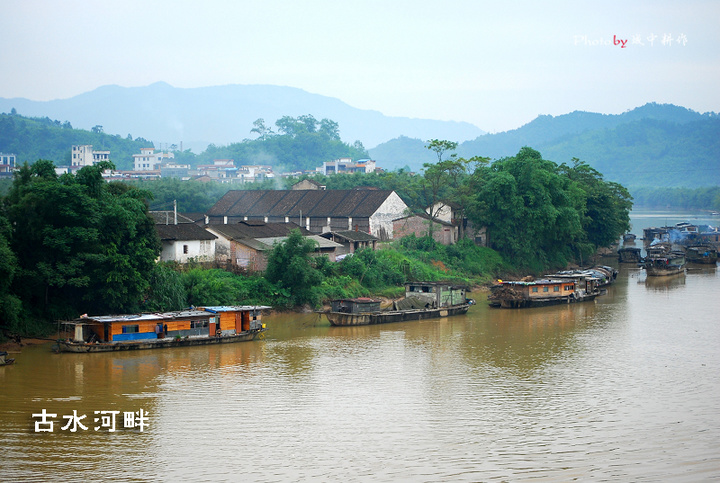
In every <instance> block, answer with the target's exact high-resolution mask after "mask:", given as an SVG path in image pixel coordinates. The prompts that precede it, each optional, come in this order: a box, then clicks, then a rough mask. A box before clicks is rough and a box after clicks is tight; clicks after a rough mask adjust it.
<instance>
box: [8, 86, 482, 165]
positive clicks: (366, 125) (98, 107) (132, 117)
mask: <svg viewBox="0 0 720 483" xmlns="http://www.w3.org/2000/svg"><path fill="white" fill-rule="evenodd" d="M13 108H14V109H16V110H17V113H18V114H21V115H23V116H31V117H49V118H51V119H58V120H61V121H69V122H70V123H71V124H72V125H73V126H74V127H77V128H82V129H91V128H92V127H93V126H96V125H101V126H103V129H104V132H106V133H109V134H118V135H121V136H123V137H126V136H127V135H128V134H132V135H133V136H142V137H144V138H146V139H149V140H150V141H153V142H154V143H155V146H156V147H160V145H161V144H162V145H163V146H164V145H165V144H166V143H168V144H177V145H180V143H181V142H182V144H183V149H187V148H191V149H193V150H194V151H195V152H200V151H202V150H204V149H205V147H207V145H208V144H216V145H226V144H230V143H233V142H239V141H242V140H243V139H245V138H253V137H254V136H253V135H251V133H250V130H251V129H252V128H253V122H254V121H255V120H257V119H259V118H263V119H264V120H265V123H266V124H267V125H268V126H273V127H274V123H275V121H276V120H277V119H279V118H281V117H282V116H292V117H297V116H301V115H306V114H311V115H312V116H314V117H315V118H316V119H318V120H320V119H323V118H327V119H331V120H333V121H335V122H337V123H338V124H339V126H340V136H341V138H342V139H343V141H345V142H347V143H351V144H352V143H353V142H355V141H358V140H359V141H361V142H362V143H363V144H364V145H365V147H366V148H367V147H372V146H376V145H377V144H379V143H382V142H384V141H387V140H389V139H393V138H396V137H398V136H412V137H419V138H422V139H432V138H440V139H451V140H454V141H458V142H460V141H465V140H468V139H473V138H475V137H477V136H479V135H481V134H483V133H484V132H483V131H482V130H480V129H479V128H478V127H476V126H474V125H472V124H469V123H466V122H454V121H435V120H428V119H411V118H404V117H389V116H385V115H383V114H381V113H380V112H377V111H370V110H362V109H356V108H354V107H351V106H349V105H347V104H345V103H344V102H342V101H340V100H338V99H335V98H332V97H326V96H321V95H317V94H311V93H308V92H306V91H303V90H301V89H296V88H292V87H281V86H270V85H226V86H217V87H200V88H193V89H182V88H176V87H173V86H171V85H169V84H166V83H164V82H158V83H155V84H152V85H149V86H146V87H120V86H103V87H99V88H98V89H95V90H93V91H91V92H87V93H84V94H80V95H78V96H75V97H71V98H69V99H60V100H53V101H31V100H28V99H21V98H15V99H4V98H0V112H7V113H9V112H10V111H11V109H13Z"/></svg>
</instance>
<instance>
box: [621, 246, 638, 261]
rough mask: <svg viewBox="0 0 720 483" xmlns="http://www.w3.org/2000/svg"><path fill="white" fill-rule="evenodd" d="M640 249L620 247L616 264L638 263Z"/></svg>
mask: <svg viewBox="0 0 720 483" xmlns="http://www.w3.org/2000/svg"><path fill="white" fill-rule="evenodd" d="M641 251H642V249H640V248H635V247H622V248H621V249H619V250H618V262H620V263H640V260H641V259H642V255H641V254H640V252H641Z"/></svg>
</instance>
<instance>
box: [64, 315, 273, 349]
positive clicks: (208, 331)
mask: <svg viewBox="0 0 720 483" xmlns="http://www.w3.org/2000/svg"><path fill="white" fill-rule="evenodd" d="M269 308H270V307H268V306H264V305H243V306H208V307H199V308H195V307H191V308H190V309H188V310H181V311H176V312H163V313H150V314H132V315H103V316H87V315H83V316H82V317H80V318H79V319H75V320H72V321H68V322H64V324H65V325H66V326H71V327H73V331H74V337H73V338H72V339H61V340H58V341H57V350H58V351H59V352H109V351H124V350H138V349H158V348H165V347H184V346H194V345H208V344H227V343H232V342H243V341H250V340H253V339H256V338H262V337H264V334H263V333H264V332H265V330H266V327H265V324H264V323H263V322H262V319H261V313H262V311H263V310H265V309H269Z"/></svg>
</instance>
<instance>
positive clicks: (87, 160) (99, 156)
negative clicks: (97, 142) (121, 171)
mask: <svg viewBox="0 0 720 483" xmlns="http://www.w3.org/2000/svg"><path fill="white" fill-rule="evenodd" d="M100 161H110V151H95V150H93V147H92V144H82V145H73V147H72V156H71V164H72V168H75V169H79V168H82V167H84V166H92V165H94V164H97V163H99V162H100Z"/></svg>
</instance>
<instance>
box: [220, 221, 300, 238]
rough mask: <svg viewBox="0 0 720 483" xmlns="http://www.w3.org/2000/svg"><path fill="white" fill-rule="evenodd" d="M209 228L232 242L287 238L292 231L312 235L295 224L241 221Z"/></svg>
mask: <svg viewBox="0 0 720 483" xmlns="http://www.w3.org/2000/svg"><path fill="white" fill-rule="evenodd" d="M207 228H208V229H210V230H212V231H215V232H216V233H220V234H222V235H223V236H224V237H225V238H228V239H231V240H243V239H248V238H266V237H272V236H287V235H288V234H289V233H290V231H292V230H300V233H302V234H303V235H310V234H311V233H310V232H309V231H308V230H306V229H305V228H302V227H300V226H298V225H296V224H295V223H293V222H290V223H265V222H263V221H241V222H240V223H235V224H232V225H208V226H207Z"/></svg>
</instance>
